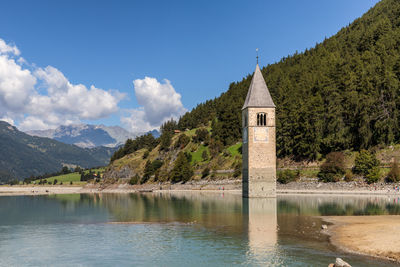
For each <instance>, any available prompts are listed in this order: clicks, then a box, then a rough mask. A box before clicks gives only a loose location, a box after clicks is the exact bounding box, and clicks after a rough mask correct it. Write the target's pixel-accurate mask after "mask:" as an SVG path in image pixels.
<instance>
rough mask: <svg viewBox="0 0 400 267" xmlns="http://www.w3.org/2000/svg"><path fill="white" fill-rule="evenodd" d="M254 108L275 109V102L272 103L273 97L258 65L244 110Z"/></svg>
mask: <svg viewBox="0 0 400 267" xmlns="http://www.w3.org/2000/svg"><path fill="white" fill-rule="evenodd" d="M253 107H257V108H275V104H274V101H272V97H271V95H270V93H269V91H268V87H267V85H266V84H265V80H264V77H263V76H262V73H261V70H260V67H259V66H258V64H257V66H256V70H255V71H254V75H253V79H252V80H251V84H250V88H249V91H248V93H247V96H246V100H245V101H244V105H243V108H242V109H245V108H253Z"/></svg>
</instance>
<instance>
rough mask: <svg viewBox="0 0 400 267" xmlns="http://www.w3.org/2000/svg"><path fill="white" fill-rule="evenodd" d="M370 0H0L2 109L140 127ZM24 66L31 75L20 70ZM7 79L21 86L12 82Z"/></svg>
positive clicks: (45, 120) (315, 37)
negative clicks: (257, 56)
mask: <svg viewBox="0 0 400 267" xmlns="http://www.w3.org/2000/svg"><path fill="white" fill-rule="evenodd" d="M377 2H378V1H377V0H335V1H317V0H314V1H311V0H303V1H296V0H283V1H71V0H69V1H18V0H12V1H2V6H1V16H0V25H1V26H0V40H3V42H4V44H3V50H1V44H0V56H1V55H2V57H3V60H4V61H5V62H7V64H3V65H2V64H1V62H0V105H2V106H0V118H3V119H6V120H8V121H11V122H13V123H14V124H15V125H17V126H19V127H20V128H22V129H25V130H29V129H44V128H48V127H50V128H54V127H56V126H58V125H60V124H68V123H77V122H88V123H95V124H99V123H103V124H106V125H122V126H124V127H126V128H127V129H129V130H132V131H139V130H148V129H150V128H153V127H156V126H158V125H159V124H160V123H161V122H162V121H163V120H165V119H166V118H168V117H171V116H172V117H177V116H179V115H180V114H182V113H183V112H185V111H186V110H190V109H192V108H193V107H194V106H196V104H198V103H200V102H203V101H205V100H207V99H210V98H214V97H217V96H219V95H220V94H221V93H222V92H224V91H226V90H227V88H228V86H229V84H230V83H231V82H233V81H238V80H241V79H242V78H243V77H244V76H246V75H247V74H249V73H251V72H252V71H253V70H254V67H255V48H257V47H258V48H259V49H260V64H261V65H263V66H264V65H267V64H270V63H274V62H276V61H279V60H280V59H281V58H282V57H284V56H287V55H289V54H293V53H294V52H296V51H299V52H300V51H303V50H304V49H305V48H310V47H313V46H314V45H315V44H316V43H318V42H321V41H322V40H323V39H324V38H325V37H330V36H332V35H333V34H335V33H336V32H337V31H339V30H340V29H341V28H342V27H344V26H346V25H348V24H349V23H351V22H352V21H353V20H354V19H356V18H358V17H360V16H361V15H362V14H363V13H365V12H366V11H368V9H369V8H371V7H373V6H374V5H375V4H376V3H377ZM10 47H11V48H12V47H16V49H18V52H19V53H17V54H16V53H14V52H10V51H11V50H10V49H9V48H10ZM21 58H23V60H22V59H21ZM11 61H14V62H15V63H16V64H17V65H19V66H20V69H19V70H18V66H15V64H14V65H13V64H12V62H11ZM48 66H50V67H48ZM1 68H3V70H2V69H1ZM12 68H15V71H14V72H13V71H12V70H11V69H12ZM25 70H26V71H29V72H30V75H31V76H32V77H27V76H24V75H22V74H21V75H22V76H23V77H22V78H21V75H19V74H18V73H20V72H21V71H22V72H23V71H25ZM22 72H21V73H22ZM10 73H11V74H10ZM2 75H3V78H2ZM7 75H11V76H12V77H11V76H10V77H11V78H9V76H7ZM28 76H29V75H28ZM63 77H64V78H63ZM145 77H148V78H147V79H145ZM56 78H57V79H56ZM10 79H11V80H13V81H15V82H18V84H23V85H21V88H19V89H18V90H14V89H13V88H12V86H11V85H10V84H15V82H14V83H6V82H5V81H9V80H10ZM18 79H23V82H19V80H18ZM164 79H167V80H168V81H169V82H168V81H165V80H164ZM2 80H3V83H2ZM134 81H135V83H134ZM4 84H6V85H4ZM60 84H62V86H61V85H60ZM79 84H82V85H84V87H85V88H81V87H79ZM92 85H93V86H94V87H95V89H94V90H93V91H92V89H91V86H92ZM2 86H3V88H2ZM7 86H8V87H7ZM110 90H111V91H110ZM74 92H75V93H74ZM76 92H78V93H76ZM13 94H14V95H15V97H13ZM179 95H180V97H179ZM7 96H8V98H7ZM19 96H24V98H22V97H21V99H19V98H18V97H19ZM78 96H80V97H78ZM10 99H12V100H10ZM77 99H78V100H77ZM81 99H88V101H89V102H90V103H88V104H85V102H84V101H81ZM17 100H18V101H17ZM7 101H8V102H7ZM11 102H12V103H11ZM71 104H72V106H75V107H74V108H75V109H73V108H68V107H67V105H70V106H71ZM83 106H85V107H83Z"/></svg>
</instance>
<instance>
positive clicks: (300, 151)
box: [178, 0, 400, 160]
mask: <svg viewBox="0 0 400 267" xmlns="http://www.w3.org/2000/svg"><path fill="white" fill-rule="evenodd" d="M262 73H263V75H264V78H265V80H266V83H267V85H268V87H269V89H270V92H271V94H272V97H273V100H274V102H275V104H276V105H277V108H276V112H277V153H278V156H279V157H280V158H283V157H292V158H294V159H297V160H313V159H318V158H320V157H321V155H325V154H327V153H329V152H331V151H341V150H346V149H350V150H360V149H364V148H365V149H369V148H371V147H373V146H376V145H380V144H384V145H389V144H393V143H399V141H400V131H399V129H400V113H399V105H400V1H398V0H383V1H381V2H380V3H378V4H377V5H376V6H375V7H374V8H372V9H370V10H369V11H368V12H367V13H366V14H365V15H363V16H362V17H361V18H359V19H357V20H355V21H354V22H353V23H351V24H350V25H348V26H347V27H344V28H343V29H341V30H340V31H339V32H338V33H337V34H336V35H334V36H332V37H331V38H329V39H326V40H324V41H323V42H322V43H320V44H317V45H316V46H315V47H314V48H312V49H308V50H306V51H304V52H303V53H296V54H294V55H291V56H288V57H286V58H283V59H282V60H281V61H280V62H277V63H275V64H271V65H268V66H266V67H264V68H263V69H262ZM250 81H251V76H250V75H249V76H247V77H246V78H244V79H243V80H242V81H240V82H235V83H232V84H231V85H230V86H229V89H228V91H227V92H226V93H223V94H222V95H221V96H220V97H218V98H216V99H214V100H210V101H207V102H205V103H202V104H200V105H198V106H197V107H196V108H194V109H193V110H192V111H191V112H188V113H186V114H185V115H184V116H183V117H182V118H181V119H180V121H179V124H178V125H179V128H180V129H181V130H184V129H187V128H188V129H192V128H195V127H199V126H201V125H204V124H206V123H207V122H208V121H211V120H213V119H214V118H217V121H216V122H215V123H214V124H213V128H212V132H213V138H214V139H216V140H219V141H221V142H222V143H223V144H224V145H225V146H226V145H231V144H234V143H236V142H237V141H239V140H240V138H241V116H240V113H241V107H242V104H243V102H244V99H245V96H246V94H247V90H248V88H249V85H250Z"/></svg>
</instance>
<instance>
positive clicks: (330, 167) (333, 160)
mask: <svg viewBox="0 0 400 267" xmlns="http://www.w3.org/2000/svg"><path fill="white" fill-rule="evenodd" d="M345 171H346V169H345V161H344V154H343V153H342V152H331V153H329V154H328V155H326V160H325V162H324V163H323V164H322V165H321V168H320V171H319V173H318V178H319V180H320V181H323V182H325V183H329V182H338V181H339V180H340V179H341V178H342V177H343V174H344V173H345Z"/></svg>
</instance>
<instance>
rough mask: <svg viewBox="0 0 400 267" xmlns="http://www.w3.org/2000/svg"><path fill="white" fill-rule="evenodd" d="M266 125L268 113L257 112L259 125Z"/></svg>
mask: <svg viewBox="0 0 400 267" xmlns="http://www.w3.org/2000/svg"><path fill="white" fill-rule="evenodd" d="M266 125H267V114H265V113H257V126H266Z"/></svg>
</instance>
